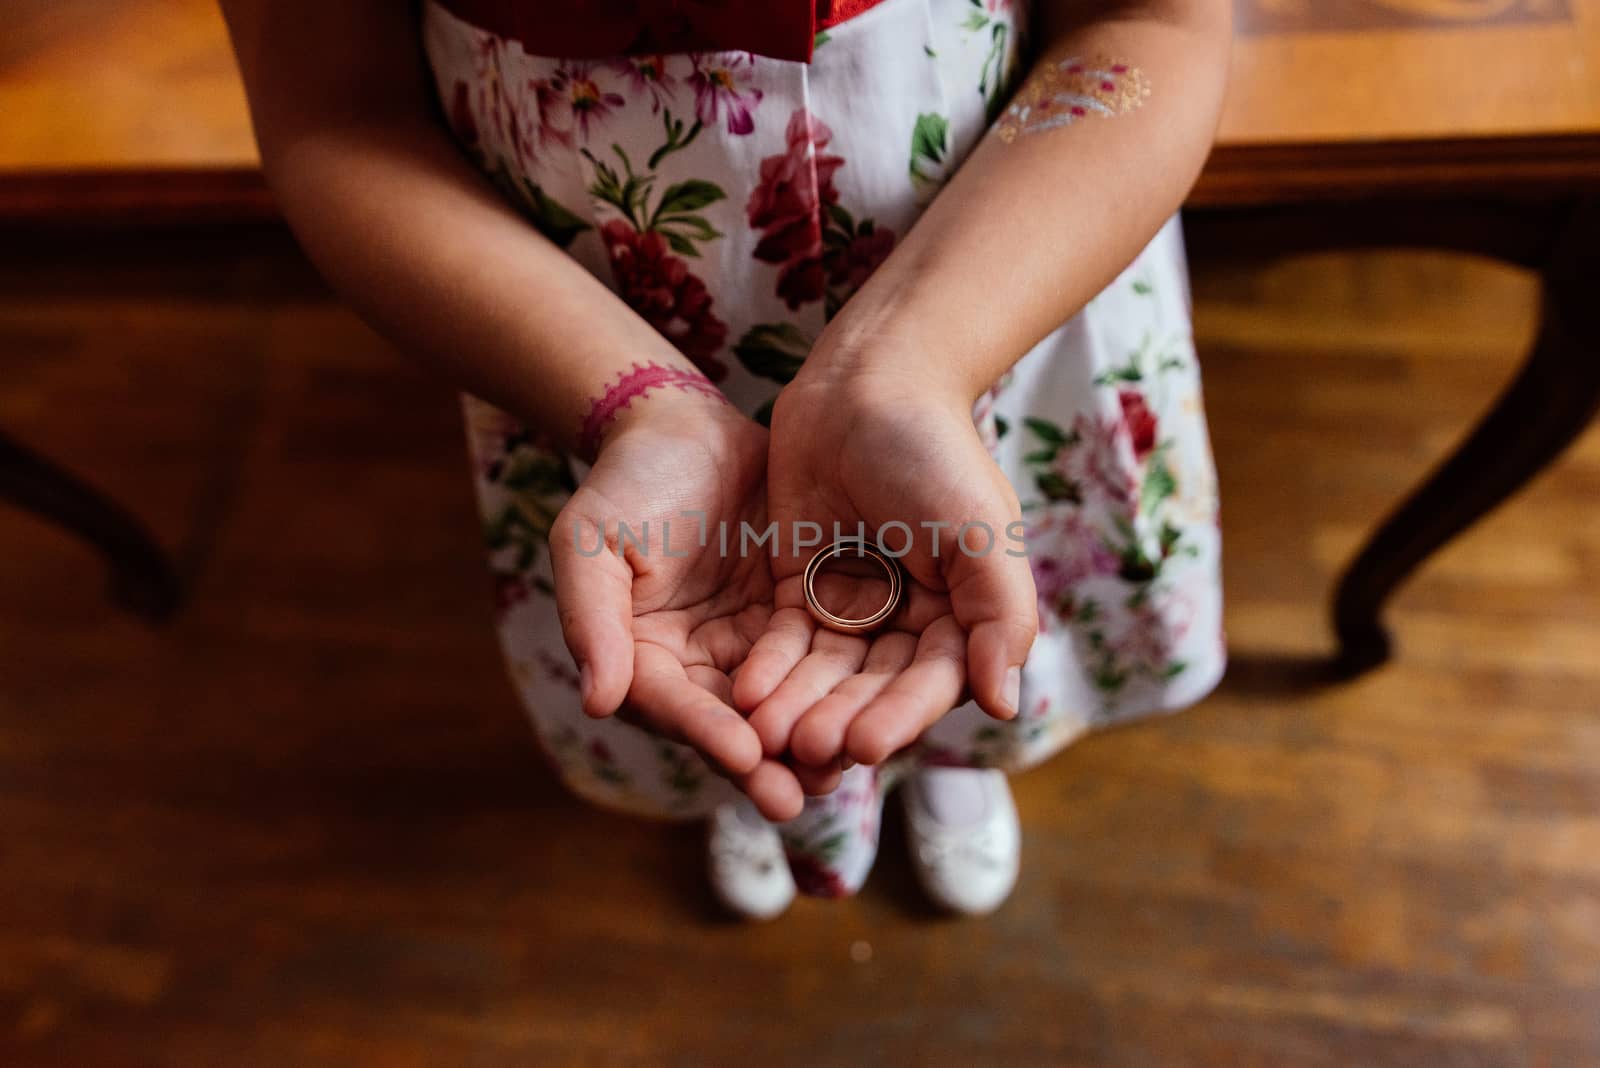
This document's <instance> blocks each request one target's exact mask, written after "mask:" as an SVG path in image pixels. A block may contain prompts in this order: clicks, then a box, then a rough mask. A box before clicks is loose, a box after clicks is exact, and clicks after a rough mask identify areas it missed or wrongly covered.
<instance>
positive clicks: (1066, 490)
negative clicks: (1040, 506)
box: [1033, 471, 1083, 504]
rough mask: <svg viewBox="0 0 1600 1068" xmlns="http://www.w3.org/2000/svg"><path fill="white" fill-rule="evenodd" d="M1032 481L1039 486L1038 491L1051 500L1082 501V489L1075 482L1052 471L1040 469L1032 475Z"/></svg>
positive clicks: (1073, 502) (1075, 502)
mask: <svg viewBox="0 0 1600 1068" xmlns="http://www.w3.org/2000/svg"><path fill="white" fill-rule="evenodd" d="M1033 481H1034V485H1036V486H1038V487H1039V492H1040V493H1042V494H1044V495H1045V496H1046V497H1047V498H1049V499H1050V500H1052V501H1069V502H1071V503H1072V504H1082V503H1083V491H1082V490H1080V489H1079V488H1078V486H1077V484H1076V483H1074V482H1069V481H1068V480H1067V479H1065V478H1063V477H1061V476H1060V475H1058V474H1057V473H1056V472H1054V471H1041V472H1039V473H1038V474H1037V475H1035V476H1034V478H1033Z"/></svg>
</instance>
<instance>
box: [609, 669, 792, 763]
mask: <svg viewBox="0 0 1600 1068" xmlns="http://www.w3.org/2000/svg"><path fill="white" fill-rule="evenodd" d="M633 660H634V672H633V686H632V688H631V689H630V690H629V691H628V704H629V705H630V706H631V707H632V709H633V712H634V714H635V715H636V716H637V717H638V720H639V722H640V724H641V725H642V726H644V727H645V728H647V729H648V730H651V731H653V732H655V733H656V734H660V735H662V736H663V737H666V738H670V739H672V740H674V741H681V742H683V743H684V744H686V745H690V746H693V747H694V748H695V749H698V750H699V751H700V753H701V755H702V756H704V757H705V758H706V759H707V760H709V761H711V762H712V763H713V764H716V765H719V766H720V767H722V768H723V769H724V770H725V771H726V772H728V773H729V774H730V775H735V776H747V775H750V774H752V773H753V772H755V771H756V769H757V766H758V765H759V764H760V763H761V740H760V739H759V738H758V737H756V732H755V731H754V730H753V729H752V728H751V726H750V724H748V723H746V722H745V721H744V717H742V716H740V715H739V714H738V713H737V712H735V711H734V710H733V709H732V708H731V707H729V706H728V705H727V704H726V703H724V702H723V701H720V700H718V699H717V697H716V696H715V695H713V694H712V693H711V692H710V691H708V690H707V689H706V688H705V687H704V686H702V685H700V684H699V683H697V682H695V681H694V680H692V679H690V678H689V675H688V673H687V672H686V671H685V670H684V667H683V665H682V664H681V663H679V662H678V659H677V658H676V657H674V656H673V655H672V654H671V653H669V652H667V651H666V650H665V649H663V648H661V647H660V646H658V645H653V644H651V643H649V642H639V643H637V644H636V645H635V646H634V657H633ZM769 777H770V776H769ZM795 791H796V793H797V794H798V792H799V784H798V783H796V785H795Z"/></svg>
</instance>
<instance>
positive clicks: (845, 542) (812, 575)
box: [801, 538, 906, 634]
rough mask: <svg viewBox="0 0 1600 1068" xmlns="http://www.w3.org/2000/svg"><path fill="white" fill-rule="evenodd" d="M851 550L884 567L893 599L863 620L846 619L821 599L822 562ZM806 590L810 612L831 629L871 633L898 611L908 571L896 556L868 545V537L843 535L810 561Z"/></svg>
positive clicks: (805, 584)
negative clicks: (890, 555) (818, 596)
mask: <svg viewBox="0 0 1600 1068" xmlns="http://www.w3.org/2000/svg"><path fill="white" fill-rule="evenodd" d="M846 551H850V552H853V553H855V555H856V556H857V557H864V558H868V559H871V560H873V561H875V562H876V563H877V565H878V566H879V567H881V568H883V573H884V575H885V576H886V577H887V578H888V580H889V599H888V600H886V601H885V602H884V603H883V607H881V608H879V609H878V610H877V611H876V612H874V613H872V614H871V615H870V616H867V617H865V618H863V619H846V618H844V617H843V616H836V615H834V614H833V613H832V612H830V611H828V610H827V609H826V608H824V607H822V603H821V602H820V601H818V600H817V590H816V580H817V574H818V572H820V571H821V570H822V565H823V564H825V563H827V562H828V561H829V560H832V559H837V558H838V557H839V556H840V555H841V554H842V553H844V552H846ZM801 588H802V589H803V590H804V592H805V597H806V611H808V612H810V613H811V618H813V619H815V620H816V621H817V622H818V623H820V624H821V625H822V626H824V627H826V628H827V629H828V630H832V631H837V632H838V633H840V634H870V633H872V632H873V631H875V630H877V629H878V628H879V627H881V626H883V625H884V624H885V623H887V622H888V621H889V617H890V616H892V615H894V613H895V610H896V609H897V608H899V607H900V600H901V598H902V597H904V596H905V592H906V580H905V574H904V573H903V572H902V571H901V570H900V564H899V563H898V562H897V561H895V560H894V559H892V558H890V557H888V556H886V555H884V554H883V553H882V552H880V551H878V550H877V549H875V548H873V547H872V546H871V545H869V544H867V542H866V540H865V539H864V538H840V539H839V540H838V541H835V542H834V543H833V544H832V545H829V546H827V547H826V548H822V549H818V550H817V553H816V555H815V556H813V557H812V558H811V561H810V562H809V563H807V564H806V573H805V580H804V582H803V584H802V587H801Z"/></svg>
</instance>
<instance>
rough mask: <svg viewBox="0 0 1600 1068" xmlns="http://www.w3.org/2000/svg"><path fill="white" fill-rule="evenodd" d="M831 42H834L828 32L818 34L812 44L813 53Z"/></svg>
mask: <svg viewBox="0 0 1600 1068" xmlns="http://www.w3.org/2000/svg"><path fill="white" fill-rule="evenodd" d="M831 40H833V38H832V37H829V36H828V31H827V30H823V31H822V32H821V33H819V34H817V36H816V39H815V40H813V41H812V42H811V51H813V52H815V51H816V50H817V49H819V48H821V47H822V46H823V45H825V44H827V43H828V42H829V41H831Z"/></svg>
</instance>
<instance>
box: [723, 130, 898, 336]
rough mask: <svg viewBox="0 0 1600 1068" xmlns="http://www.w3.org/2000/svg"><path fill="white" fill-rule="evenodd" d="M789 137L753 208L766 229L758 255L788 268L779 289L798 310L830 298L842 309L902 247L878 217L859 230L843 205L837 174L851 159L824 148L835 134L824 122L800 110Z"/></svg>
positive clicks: (764, 165)
mask: <svg viewBox="0 0 1600 1068" xmlns="http://www.w3.org/2000/svg"><path fill="white" fill-rule="evenodd" d="M785 133H786V137H787V139H788V148H787V149H786V150H785V151H783V152H781V153H779V154H777V155H775V156H768V157H767V158H766V159H764V160H762V161H761V168H760V181H759V183H758V184H757V185H756V187H755V189H753V190H751V192H750V199H749V201H748V202H747V203H746V204H745V214H746V215H747V216H748V217H749V220H750V225H751V226H752V227H754V228H755V229H757V230H760V231H761V240H760V241H759V242H757V243H756V249H755V258H756V259H758V260H760V261H761V262H763V263H776V264H780V265H781V266H780V268H779V270H778V284H777V292H778V296H780V297H782V298H783V301H784V303H785V304H787V305H788V306H789V308H790V309H791V310H798V309H799V308H800V306H801V305H802V304H807V303H810V302H812V301H817V300H822V299H823V298H824V297H827V298H828V299H829V308H830V309H834V308H837V307H838V305H840V304H842V303H844V301H845V300H846V299H847V298H848V297H849V295H850V294H851V293H853V292H854V291H855V290H856V289H858V288H859V287H860V286H861V283H863V282H865V281H866V280H867V277H868V276H869V275H871V274H872V272H873V271H874V270H876V269H877V268H878V265H879V264H881V263H882V262H883V261H884V259H885V258H886V257H887V256H888V255H889V253H890V252H892V251H893V250H894V231H892V230H886V229H883V228H881V227H877V226H874V225H873V223H872V220H870V219H866V220H863V221H862V222H861V223H860V224H859V225H857V224H856V223H855V222H854V221H853V220H852V219H851V218H850V215H849V213H848V212H845V211H843V210H842V209H838V208H837V207H836V205H837V204H838V202H839V191H838V189H836V188H835V187H834V184H833V176H834V174H835V172H837V171H838V170H839V168H840V167H843V166H844V157H842V156H835V155H832V154H830V153H827V152H824V151H823V149H825V148H827V147H828V142H830V141H832V140H833V131H832V130H830V129H828V127H827V126H826V125H824V124H823V123H822V121H821V120H819V119H817V118H816V117H815V116H813V115H812V114H811V113H810V112H809V111H807V110H806V109H805V108H799V109H797V110H796V111H795V113H794V114H793V115H791V116H790V117H789V126H788V128H787V130H786V131H785ZM830 287H832V291H831V292H830Z"/></svg>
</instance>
